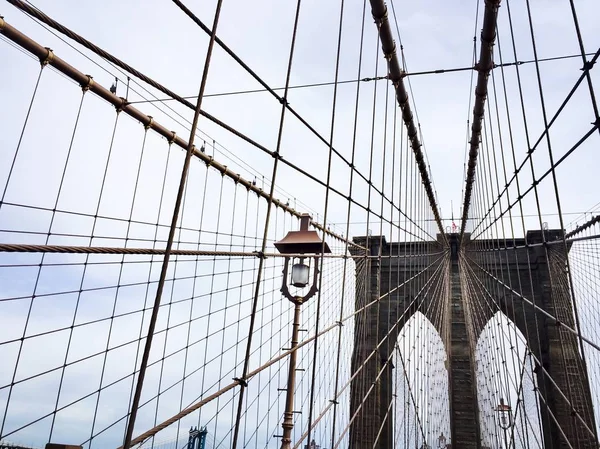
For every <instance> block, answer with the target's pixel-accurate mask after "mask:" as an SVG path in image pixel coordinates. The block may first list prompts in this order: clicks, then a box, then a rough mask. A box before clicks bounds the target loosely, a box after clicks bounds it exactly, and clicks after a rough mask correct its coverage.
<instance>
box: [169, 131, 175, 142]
mask: <svg viewBox="0 0 600 449" xmlns="http://www.w3.org/2000/svg"><path fill="white" fill-rule="evenodd" d="M171 132H172V133H173V135H172V136H171V138H170V139H169V140H168V142H169V145H172V144H173V142H175V139H176V138H177V133H176V132H175V131H171Z"/></svg>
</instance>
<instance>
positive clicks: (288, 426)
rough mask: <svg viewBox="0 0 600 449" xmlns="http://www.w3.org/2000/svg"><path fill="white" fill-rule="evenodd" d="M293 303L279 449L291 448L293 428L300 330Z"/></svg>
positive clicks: (297, 304) (296, 303) (296, 309)
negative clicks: (292, 320) (281, 434)
mask: <svg viewBox="0 0 600 449" xmlns="http://www.w3.org/2000/svg"><path fill="white" fill-rule="evenodd" d="M300 299H301V298H298V300H299V301H295V302H294V323H293V324H292V345H291V351H292V352H291V353H290V366H289V372H288V381H287V390H286V395H285V412H283V423H282V424H281V427H283V438H282V439H281V449H290V448H291V447H292V429H293V428H294V386H295V385H296V351H295V349H296V347H297V346H298V330H299V328H300V305H301V304H302V303H301V301H300Z"/></svg>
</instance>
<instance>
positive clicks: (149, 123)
mask: <svg viewBox="0 0 600 449" xmlns="http://www.w3.org/2000/svg"><path fill="white" fill-rule="evenodd" d="M153 124H154V118H152V116H151V115H149V116H148V123H147V124H146V125H144V129H145V130H146V131H147V130H148V129H150V128H152V125H153Z"/></svg>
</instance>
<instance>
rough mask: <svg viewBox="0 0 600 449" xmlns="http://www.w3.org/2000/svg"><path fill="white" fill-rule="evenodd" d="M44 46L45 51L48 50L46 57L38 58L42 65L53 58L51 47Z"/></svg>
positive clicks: (48, 62)
mask: <svg viewBox="0 0 600 449" xmlns="http://www.w3.org/2000/svg"><path fill="white" fill-rule="evenodd" d="M45 48H46V51H47V52H48V54H47V55H46V58H45V59H44V60H43V61H42V60H40V63H41V64H42V67H44V66H46V65H48V64H50V63H51V62H52V60H53V59H54V52H53V51H52V49H51V48H50V47H45ZM88 76H89V75H88Z"/></svg>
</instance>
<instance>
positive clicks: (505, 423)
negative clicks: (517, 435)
mask: <svg viewBox="0 0 600 449" xmlns="http://www.w3.org/2000/svg"><path fill="white" fill-rule="evenodd" d="M496 412H498V425H499V426H500V427H501V428H502V430H503V431H504V446H505V448H506V449H508V438H507V437H506V431H507V430H508V429H509V428H510V426H512V409H511V408H510V405H508V404H505V403H504V398H500V404H499V405H498V407H496Z"/></svg>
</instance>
